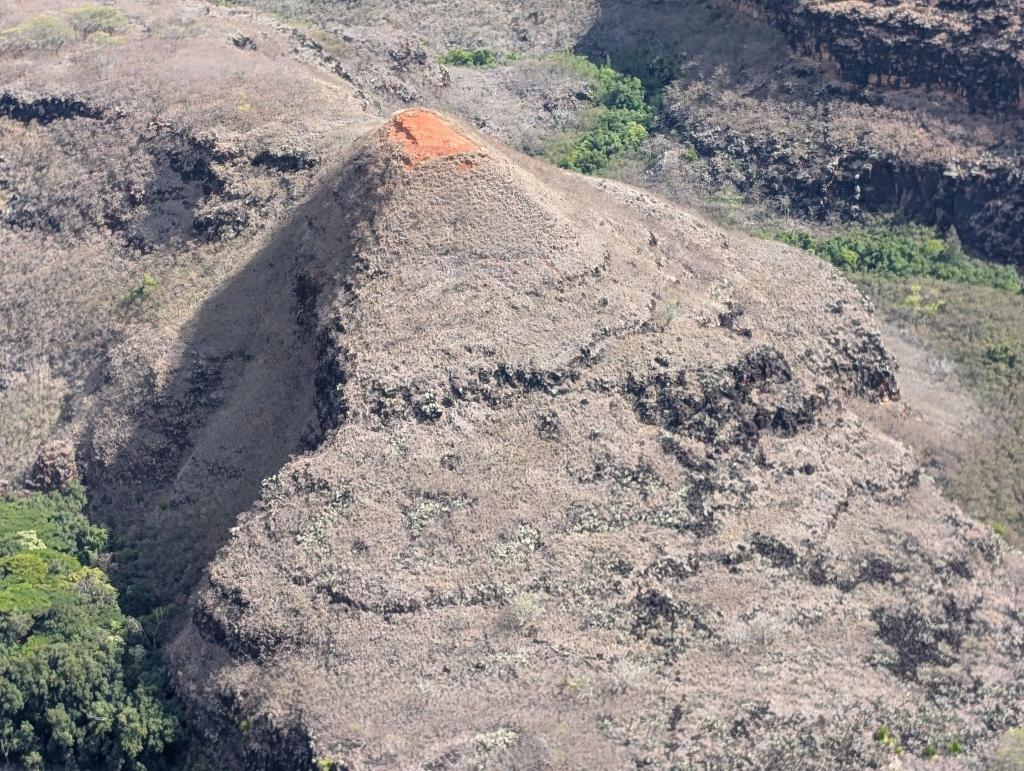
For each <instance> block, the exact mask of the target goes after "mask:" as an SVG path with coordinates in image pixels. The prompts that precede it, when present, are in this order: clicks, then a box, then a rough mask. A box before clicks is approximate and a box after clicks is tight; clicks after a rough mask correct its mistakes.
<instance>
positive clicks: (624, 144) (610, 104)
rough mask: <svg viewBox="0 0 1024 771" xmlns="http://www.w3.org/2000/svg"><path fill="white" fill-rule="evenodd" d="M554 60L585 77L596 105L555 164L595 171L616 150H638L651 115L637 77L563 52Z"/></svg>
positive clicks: (558, 156)
mask: <svg viewBox="0 0 1024 771" xmlns="http://www.w3.org/2000/svg"><path fill="white" fill-rule="evenodd" d="M557 60H558V61H559V62H561V63H562V64H564V65H565V66H568V67H570V68H572V69H574V70H576V71H577V72H579V73H580V74H581V75H583V76H584V77H585V78H586V79H587V83H588V86H589V89H590V99H591V101H592V102H593V103H594V105H595V107H594V109H593V110H592V111H591V112H590V114H589V115H588V117H587V121H586V128H585V129H584V130H583V131H582V132H581V133H580V134H579V136H578V137H576V139H575V141H574V142H573V143H572V144H571V145H569V146H568V147H567V148H565V149H563V150H561V151H560V152H559V153H558V154H557V156H556V158H555V160H556V162H557V163H558V165H559V166H561V167H562V168H564V169H572V170H573V171H581V172H583V173H584V174H594V173H596V172H598V171H601V170H602V169H603V168H605V167H606V166H607V165H608V164H609V162H610V161H611V160H612V158H614V157H615V156H616V155H618V154H619V153H622V152H629V151H635V150H638V149H639V148H640V146H641V145H642V144H643V143H644V140H646V139H647V135H648V127H649V126H650V122H651V117H652V111H651V108H650V107H649V106H648V104H647V92H646V91H645V89H644V85H643V83H642V82H641V81H640V79H639V78H635V77H632V76H630V75H624V74H622V73H621V72H617V71H616V70H614V69H613V68H612V67H611V66H610V65H608V64H604V65H596V64H594V63H593V62H591V61H589V60H588V59H585V58H584V57H581V56H570V55H562V56H560V57H557Z"/></svg>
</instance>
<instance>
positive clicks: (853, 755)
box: [174, 111, 1024, 768]
mask: <svg viewBox="0 0 1024 771" xmlns="http://www.w3.org/2000/svg"><path fill="white" fill-rule="evenodd" d="M601 187H603V188H605V189H604V191H603V192H602V191H601V190H600V189H599V188H601ZM278 248H279V251H278V252H277V255H278V256H277V257H275V258H274V259H275V260H276V259H289V258H290V259H292V260H295V259H296V258H298V260H299V263H298V265H299V266H301V267H300V270H301V271H302V273H303V275H304V276H305V277H306V278H305V279H304V281H307V282H308V286H309V287H310V289H309V293H308V295H307V296H308V297H309V298H310V301H309V305H308V307H307V312H308V316H306V317H305V318H306V319H307V321H304V323H308V324H309V325H310V327H309V330H308V332H307V333H306V334H307V335H309V336H310V337H311V338H316V339H319V340H321V344H320V345H319V346H318V353H317V365H316V370H315V372H317V373H320V375H322V376H326V375H328V374H329V376H330V379H329V380H327V381H324V380H323V379H319V378H318V382H320V383H321V385H323V384H324V383H325V382H326V384H327V385H328V386H329V387H327V388H323V387H322V388H321V389H320V391H319V399H320V405H321V409H322V411H324V412H327V413H329V414H331V415H332V416H333V417H334V420H335V422H336V425H335V427H334V428H333V429H332V430H328V431H327V432H326V433H325V434H324V437H323V439H322V441H320V442H319V443H318V444H316V446H315V447H313V448H311V449H310V450H309V451H308V452H306V453H304V454H303V455H302V456H300V457H296V458H294V459H293V460H292V461H290V462H289V463H287V464H285V465H284V466H283V467H282V468H281V470H280V471H279V472H278V473H276V474H274V475H273V476H272V477H271V478H270V479H268V480H267V481H266V482H265V484H264V485H263V489H262V492H261V494H260V497H259V500H258V501H257V502H256V504H255V506H254V507H253V508H252V509H251V510H250V511H249V512H247V513H245V514H243V515H242V516H241V517H240V519H239V522H238V525H237V526H236V527H235V528H233V530H232V535H231V538H230V540H229V542H228V544H227V545H226V546H225V548H224V549H223V550H222V551H221V552H220V554H219V555H218V558H217V559H216V561H215V562H214V563H213V565H212V566H211V568H210V572H209V581H208V584H206V585H205V587H204V588H203V589H201V591H200V593H199V597H198V604H197V606H196V612H195V615H194V622H195V623H194V626H192V627H190V628H189V629H187V630H186V631H185V632H184V633H183V635H182V636H181V637H180V639H179V640H178V641H177V642H176V644H175V646H174V656H175V659H176V661H177V667H178V668H179V670H180V673H181V674H180V675H179V676H180V678H181V685H182V688H183V690H184V692H185V693H187V694H188V698H189V699H190V701H191V702H192V703H193V704H194V705H196V708H197V709H199V710H200V711H201V712H202V714H204V715H205V716H206V719H204V720H203V721H202V722H201V724H200V725H202V726H205V727H206V728H207V729H208V730H209V731H210V735H209V739H210V740H211V741H212V740H213V739H214V738H215V737H216V738H218V739H220V740H223V739H224V737H227V738H231V737H235V738H236V740H237V739H238V734H239V731H238V726H239V725H243V726H244V732H245V739H244V741H242V742H241V743H240V745H239V747H240V749H239V752H240V753H241V755H242V757H244V758H245V760H244V765H245V766H246V767H248V768H295V767H303V766H306V765H312V764H314V763H317V764H320V765H321V766H322V767H337V768H361V767H367V766H372V765H384V766H389V767H407V766H410V765H417V766H419V765H427V766H429V767H462V766H464V765H469V764H472V763H474V762H475V763H479V764H492V765H493V766H494V767H556V768H563V767H577V766H578V765H579V764H580V762H582V760H583V759H586V760H585V763H586V766H587V767H589V768H618V767H623V766H626V765H634V764H652V763H653V764H655V765H659V764H666V763H672V762H675V763H679V764H682V765H683V766H685V765H686V764H688V763H693V764H707V763H710V764H711V765H713V766H719V765H721V764H723V763H727V762H728V763H733V764H740V765H742V764H750V765H753V766H755V767H760V768H767V767H786V768H798V767H802V768H818V767H822V764H824V765H827V766H828V767H837V768H863V767H865V766H866V765H874V764H878V763H882V762H885V758H887V757H889V756H890V755H891V754H892V753H893V752H894V751H895V749H894V748H895V747H896V746H897V745H899V746H900V747H904V748H906V750H907V751H908V752H910V753H912V754H913V755H917V756H922V755H923V756H930V755H935V754H939V755H948V754H951V753H953V754H955V752H957V751H959V750H958V749H957V748H970V749H971V750H972V751H974V752H976V751H978V750H979V749H982V748H983V747H984V746H985V744H986V742H987V741H988V740H989V739H990V738H991V737H992V736H994V735H995V734H996V733H998V732H999V731H1001V730H1003V729H1004V728H1007V727H1010V726H1011V725H1013V724H1014V722H1015V721H1016V720H1019V714H1018V712H1019V709H1020V707H1021V705H1022V700H1021V694H1022V688H1024V682H1022V681H1021V679H1020V674H1019V672H1017V665H1016V660H1017V657H1018V656H1019V655H1020V650H1019V639H1020V636H1019V635H1020V632H1021V629H1020V627H1021V623H1020V620H1019V618H1020V616H1019V615H1018V614H1019V609H1018V608H1019V603H1020V596H1019V591H1020V580H1021V570H1022V563H1021V560H1020V558H1019V556H1016V555H1013V554H1010V553H1007V552H1005V550H1004V547H1002V546H1000V544H999V542H998V540H996V539H994V538H993V537H992V536H991V535H989V534H988V533H987V532H986V531H985V530H984V529H983V528H982V527H980V526H978V525H976V524H973V523H971V522H970V521H969V520H967V519H965V518H964V517H963V516H962V515H960V514H959V512H958V511H957V510H956V509H955V507H953V506H951V505H950V504H949V503H947V502H944V501H943V500H942V499H941V497H940V496H939V494H938V493H937V492H936V490H935V488H934V486H933V484H932V483H931V482H930V481H929V480H928V479H927V478H924V477H922V476H921V475H920V473H919V469H918V466H917V463H916V462H915V460H914V459H913V457H912V456H911V455H910V454H909V453H908V452H907V451H906V450H905V449H904V448H902V447H901V446H900V445H899V444H897V443H896V442H895V441H893V440H892V439H890V438H888V437H886V436H884V435H882V434H880V433H878V432H877V431H875V430H873V429H871V428H868V427H866V426H865V425H863V424H862V423H861V422H860V421H859V420H858V419H857V418H856V417H855V415H854V414H853V413H852V412H850V410H849V405H851V404H852V403H854V402H856V401H857V400H861V399H866V400H874V401H881V402H885V401H886V400H890V399H893V398H895V397H896V395H897V394H896V385H895V381H894V378H893V372H892V362H891V360H890V359H889V357H888V355H887V354H886V353H885V352H884V350H883V349H882V348H881V346H880V344H879V342H878V337H877V335H876V334H875V333H874V332H873V331H872V327H871V322H870V320H869V317H868V315H867V312H866V310H865V309H864V307H863V305H862V302H861V300H860V298H859V296H858V294H857V292H856V291H855V290H853V289H852V287H850V286H849V285H848V284H846V283H845V282H844V281H843V280H842V279H840V278H839V277H838V276H837V275H836V274H835V273H833V272H832V271H831V270H830V269H828V268H827V267H825V266H823V265H821V264H817V263H814V262H813V261H808V259H807V258H806V256H803V255H801V254H800V253H799V252H796V251H792V250H789V249H787V248H786V247H781V246H776V245H771V244H766V243H763V242H752V241H748V240H746V239H742V238H737V237H735V236H728V237H727V236H726V235H725V234H723V233H721V232H719V231H717V230H716V229H714V228H713V227H711V226H708V225H706V224H704V223H701V222H700V221H698V220H695V219H693V218H692V217H690V216H687V215H685V214H684V213H683V212H681V211H678V210H675V209H673V208H671V207H669V206H666V205H665V204H664V203H662V202H659V201H657V200H655V199H651V198H648V197H646V196H644V195H642V194H639V193H636V192H635V191H630V190H628V189H626V188H621V187H617V186H614V185H608V184H602V185H597V186H594V185H591V184H588V183H586V182H585V181H584V180H582V179H580V178H574V177H569V176H565V175H563V174H558V173H555V172H553V171H551V170H549V169H546V168H544V167H542V166H538V165H535V164H532V163H527V162H525V161H524V160H522V159H517V158H515V159H514V158H512V157H510V156H509V155H508V153H507V152H506V151H504V150H502V149H501V148H499V147H497V146H495V145H492V144H490V143H489V142H487V141H486V140H484V139H483V138H482V137H480V136H476V135H472V134H469V133H467V132H465V131H464V130H463V129H457V128H455V126H454V125H453V124H451V123H449V122H447V121H445V120H443V119H441V118H438V117H436V116H434V115H432V114H431V113H425V112H421V111H413V112H405V113H401V114H399V115H398V116H396V117H395V118H393V119H392V120H391V121H390V122H389V123H388V124H387V125H386V126H384V127H383V128H382V129H380V130H378V131H376V132H374V133H372V134H371V135H369V136H368V137H366V138H365V139H364V140H362V141H361V142H360V143H359V144H358V145H357V146H356V148H355V149H354V150H353V152H352V153H351V154H350V156H349V157H348V158H347V159H346V160H345V161H344V162H343V163H342V165H341V166H340V167H339V168H338V169H337V170H336V171H334V172H332V173H331V175H330V176H329V177H328V178H327V179H326V180H325V185H324V188H323V189H322V190H321V191H320V192H318V193H317V194H316V195H315V196H314V197H313V198H312V199H311V201H310V202H309V203H308V204H307V206H306V207H305V209H304V211H303V213H302V215H301V217H300V218H298V219H297V221H296V223H295V224H294V226H293V227H292V229H291V230H290V232H289V233H288V235H287V236H286V237H284V238H282V240H281V241H280V242H279V246H278ZM313 374H314V371H313V369H312V367H311V368H310V371H309V373H308V376H309V377H310V378H312V377H313ZM254 376H255V377H259V375H258V374H256V375H254ZM966 683H973V685H972V686H970V687H969V688H965V684H966ZM881 726H885V727H886V728H885V730H886V731H889V732H891V735H892V736H893V737H895V738H894V739H893V740H892V743H885V742H880V741H878V740H876V738H875V737H876V733H877V731H879V730H880V727H881ZM887 735H888V734H887ZM950 748H953V749H950ZM901 751H902V750H901Z"/></svg>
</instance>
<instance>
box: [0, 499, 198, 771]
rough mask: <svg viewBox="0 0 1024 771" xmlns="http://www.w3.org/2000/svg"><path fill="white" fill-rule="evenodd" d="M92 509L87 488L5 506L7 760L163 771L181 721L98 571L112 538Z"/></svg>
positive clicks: (1, 569)
mask: <svg viewBox="0 0 1024 771" xmlns="http://www.w3.org/2000/svg"><path fill="white" fill-rule="evenodd" d="M84 503H85V495H84V492H83V491H82V489H81V488H79V487H74V488H71V489H69V490H67V491H64V492H55V493H49V494H46V495H43V494H36V495H32V496H28V497H21V498H6V499H0V758H2V759H3V760H4V761H5V762H9V763H14V764H16V765H18V766H23V767H27V768H40V767H43V766H44V765H46V764H54V765H58V766H60V767H65V768H95V769H121V768H130V769H143V768H153V767H158V766H159V765H160V763H161V759H162V755H163V752H164V749H165V748H166V747H167V746H168V745H169V744H170V743H171V742H173V740H174V738H175V736H176V734H177V732H178V721H177V719H176V718H175V716H174V714H173V712H172V710H170V708H169V707H168V706H167V704H166V703H165V702H164V700H163V697H162V689H161V688H160V686H159V684H158V682H157V681H156V678H155V677H154V676H153V675H152V674H151V673H150V667H149V661H148V659H149V656H150V654H149V653H148V652H147V650H146V649H145V647H144V646H142V645H141V644H133V643H134V641H135V638H137V637H138V632H139V625H138V622H136V621H135V620H134V619H131V618H129V617H127V616H125V615H124V614H123V613H122V612H121V609H120V608H119V607H118V603H117V592H116V590H115V589H114V587H113V586H111V584H110V582H109V580H108V579H107V576H106V575H105V574H104V572H103V571H102V570H101V569H99V568H98V567H96V566H95V562H96V560H97V556H98V553H99V551H100V550H101V549H102V548H103V546H104V544H105V542H106V537H107V534H106V531H104V530H103V529H102V528H99V527H96V526H94V525H91V524H90V523H89V521H88V520H87V519H86V518H85V516H84V515H83V514H82V507H83V505H84Z"/></svg>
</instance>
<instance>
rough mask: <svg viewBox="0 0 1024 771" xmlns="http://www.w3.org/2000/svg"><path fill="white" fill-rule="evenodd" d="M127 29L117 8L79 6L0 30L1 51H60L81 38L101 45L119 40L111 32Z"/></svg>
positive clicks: (90, 5)
mask: <svg viewBox="0 0 1024 771" xmlns="http://www.w3.org/2000/svg"><path fill="white" fill-rule="evenodd" d="M127 26H128V20H127V19H126V18H125V16H124V14H122V13H121V12H120V11H119V10H117V9H116V8H112V7H110V6H108V5H97V4H88V5H81V6H78V7H76V8H71V9H69V10H67V11H65V12H63V13H62V14H60V15H58V14H54V13H44V14H42V15H40V16H36V17H34V18H32V19H29V20H28V21H25V22H22V23H21V24H19V25H18V26H16V27H11V28H10V29H5V30H2V31H0V51H3V50H12V51H30V50H41V51H59V50H60V49H61V48H63V47H64V46H66V45H70V44H71V43H74V42H77V41H78V40H80V39H84V38H88V39H91V40H94V41H95V42H97V43H101V44H103V43H110V42H117V41H119V40H120V38H117V37H114V33H116V32H120V31H122V30H124V29H125V28H126V27H127Z"/></svg>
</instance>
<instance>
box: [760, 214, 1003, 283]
mask: <svg viewBox="0 0 1024 771" xmlns="http://www.w3.org/2000/svg"><path fill="white" fill-rule="evenodd" d="M776 238H777V239H778V240H779V241H783V242H785V243H787V244H790V245H792V246H798V247H800V248H801V249H806V250H807V251H809V252H813V253H814V254H817V255H818V256H819V257H822V258H824V259H826V260H828V261H829V262H831V263H832V264H833V265H835V266H836V267H839V268H842V269H843V270H847V271H851V272H859V273H876V274H881V275H887V276H894V277H899V278H906V277H910V276H924V277H928V278H936V279H940V280H943V281H953V282H956V283H961V284H970V285H973V286H989V287H994V288H996V289H1006V290H1009V291H1013V292H1019V291H1021V277H1020V274H1019V273H1017V271H1016V270H1015V269H1014V268H1012V267H1010V266H1007V265H994V264H991V263H985V262H982V261H980V260H974V259H971V258H970V257H968V256H967V255H966V254H964V251H963V249H962V248H961V246H960V239H959V238H957V235H956V231H955V230H953V229H952V228H951V229H950V232H949V234H948V235H947V236H946V237H945V238H940V237H939V236H938V234H936V232H935V231H934V230H932V229H931V228H928V227H924V226H922V225H894V224H892V223H888V222H879V223H876V224H873V225H867V226H863V227H859V228H856V229H854V230H850V231H847V232H845V233H840V234H839V235H835V236H832V237H830V238H823V239H818V238H815V237H814V236H812V235H811V234H810V233H807V232H806V231H799V230H798V231H792V230H787V231H782V232H780V233H777V234H776Z"/></svg>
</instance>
